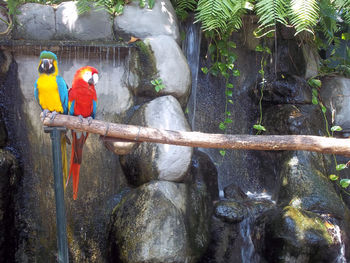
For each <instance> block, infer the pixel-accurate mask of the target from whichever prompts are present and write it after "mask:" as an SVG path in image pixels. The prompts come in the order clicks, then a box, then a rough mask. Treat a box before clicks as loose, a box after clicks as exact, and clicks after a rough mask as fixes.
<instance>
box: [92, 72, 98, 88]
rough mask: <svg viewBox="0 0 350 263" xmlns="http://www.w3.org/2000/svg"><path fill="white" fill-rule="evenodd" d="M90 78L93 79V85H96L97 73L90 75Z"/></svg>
mask: <svg viewBox="0 0 350 263" xmlns="http://www.w3.org/2000/svg"><path fill="white" fill-rule="evenodd" d="M92 78H93V80H94V83H95V85H96V83H97V82H98V74H97V73H95V74H93V75H92Z"/></svg>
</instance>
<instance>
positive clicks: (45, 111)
mask: <svg viewBox="0 0 350 263" xmlns="http://www.w3.org/2000/svg"><path fill="white" fill-rule="evenodd" d="M49 112H50V111H49V110H48V109H45V110H43V119H45V117H46V115H47V114H48V113H49Z"/></svg>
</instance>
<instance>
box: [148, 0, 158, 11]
mask: <svg viewBox="0 0 350 263" xmlns="http://www.w3.org/2000/svg"><path fill="white" fill-rule="evenodd" d="M155 3H156V1H155V0H148V8H149V9H152V8H153V7H154V4H155Z"/></svg>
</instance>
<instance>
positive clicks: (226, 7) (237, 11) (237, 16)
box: [195, 0, 246, 35]
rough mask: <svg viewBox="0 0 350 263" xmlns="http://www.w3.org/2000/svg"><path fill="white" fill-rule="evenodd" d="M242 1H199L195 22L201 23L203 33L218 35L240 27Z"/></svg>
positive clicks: (242, 9) (242, 8) (242, 10)
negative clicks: (212, 32)
mask: <svg viewBox="0 0 350 263" xmlns="http://www.w3.org/2000/svg"><path fill="white" fill-rule="evenodd" d="M245 2H246V1H243V0H221V1H217V0H199V1H198V6H197V9H196V11H197V14H196V21H195V22H199V21H200V22H202V30H203V31H215V32H216V33H218V34H219V35H222V34H224V33H229V32H230V31H232V30H235V29H239V28H240V27H241V26H242V20H241V15H242V13H243V12H244V3H245Z"/></svg>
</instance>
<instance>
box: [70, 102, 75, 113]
mask: <svg viewBox="0 0 350 263" xmlns="http://www.w3.org/2000/svg"><path fill="white" fill-rule="evenodd" d="M74 105H75V100H73V101H72V102H71V103H70V105H69V115H74Z"/></svg>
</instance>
